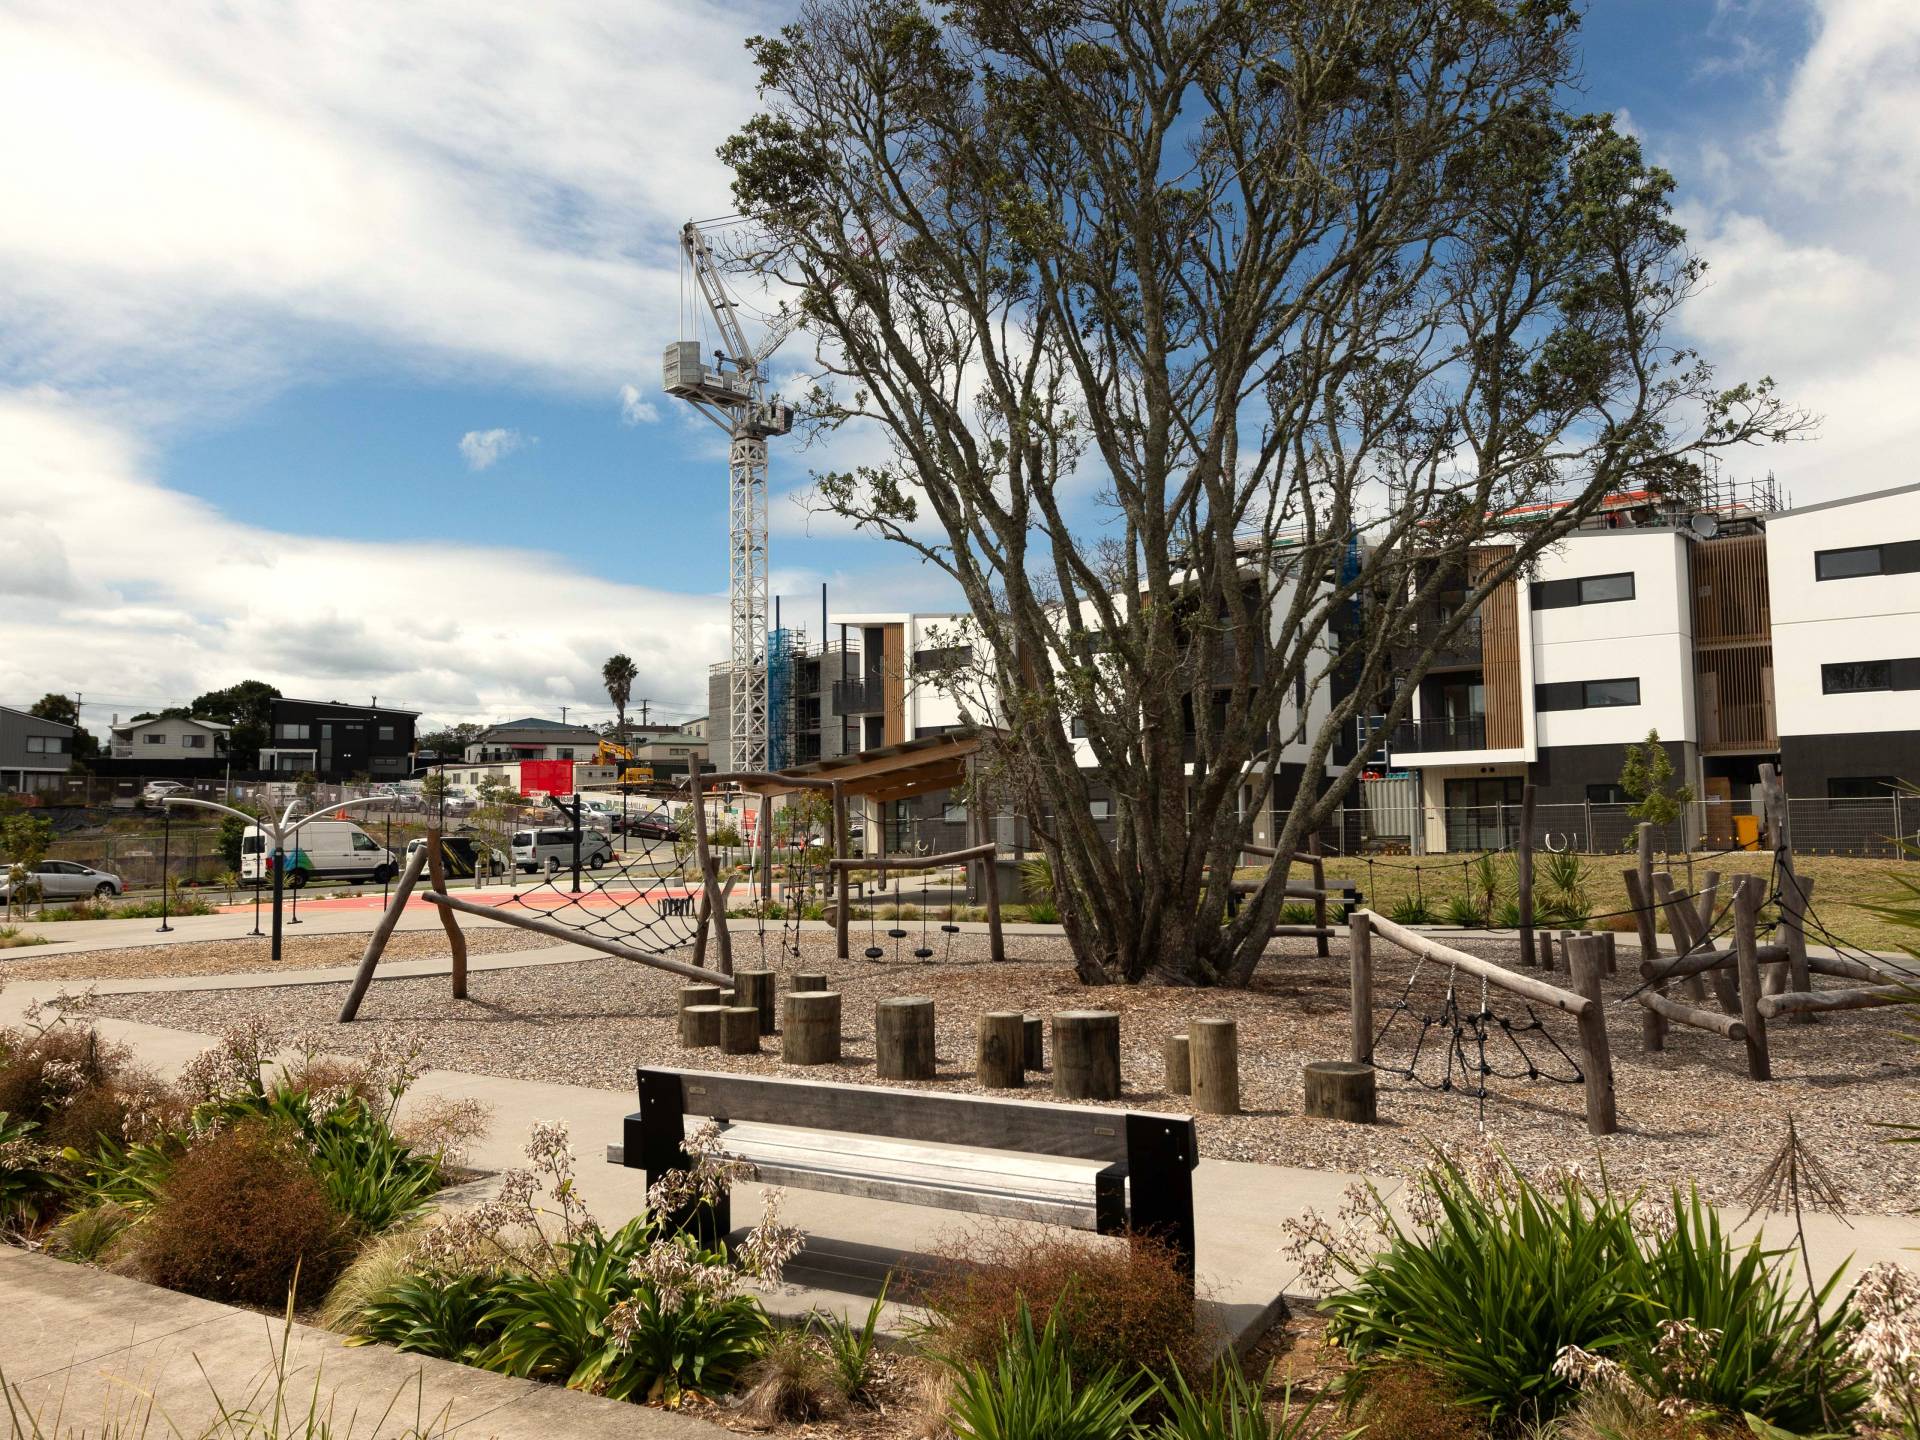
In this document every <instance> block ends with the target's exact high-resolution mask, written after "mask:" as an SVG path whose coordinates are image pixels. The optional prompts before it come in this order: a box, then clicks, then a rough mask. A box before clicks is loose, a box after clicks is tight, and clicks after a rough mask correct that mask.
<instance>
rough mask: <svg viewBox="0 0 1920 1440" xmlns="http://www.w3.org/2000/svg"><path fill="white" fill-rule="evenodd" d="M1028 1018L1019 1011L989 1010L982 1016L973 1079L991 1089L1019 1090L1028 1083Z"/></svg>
mask: <svg viewBox="0 0 1920 1440" xmlns="http://www.w3.org/2000/svg"><path fill="white" fill-rule="evenodd" d="M1026 1059H1027V1017H1026V1016H1025V1015H1024V1014H1022V1013H1021V1012H1020V1011H1018V1010H990V1011H988V1012H987V1013H986V1014H985V1015H982V1016H981V1017H980V1024H979V1028H978V1031H977V1044H976V1046H975V1054H974V1071H973V1078H974V1079H976V1080H978V1081H979V1082H980V1083H981V1084H982V1085H984V1086H986V1087H987V1088H988V1089H989V1090H1018V1089H1020V1088H1021V1087H1022V1086H1023V1085H1025V1084H1026V1083H1027V1067H1026Z"/></svg>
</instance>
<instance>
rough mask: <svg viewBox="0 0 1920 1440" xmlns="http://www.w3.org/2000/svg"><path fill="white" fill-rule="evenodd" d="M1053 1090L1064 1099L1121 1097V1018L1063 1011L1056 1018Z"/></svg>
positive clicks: (1107, 1012)
mask: <svg viewBox="0 0 1920 1440" xmlns="http://www.w3.org/2000/svg"><path fill="white" fill-rule="evenodd" d="M1053 1090H1054V1093H1055V1094H1056V1095H1058V1096H1060V1097H1061V1098H1062V1099H1063V1100H1118V1099H1119V1098H1120V1016H1119V1015H1118V1014H1117V1013H1116V1012H1114V1011H1112V1010H1062V1011H1061V1012H1060V1013H1059V1014H1057V1015H1055V1016H1054V1017H1053Z"/></svg>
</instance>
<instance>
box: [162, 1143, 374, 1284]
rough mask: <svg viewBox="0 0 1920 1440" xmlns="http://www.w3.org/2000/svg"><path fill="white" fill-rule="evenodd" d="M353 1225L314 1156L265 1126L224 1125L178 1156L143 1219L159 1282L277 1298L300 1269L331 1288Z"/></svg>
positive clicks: (311, 1281)
mask: <svg viewBox="0 0 1920 1440" xmlns="http://www.w3.org/2000/svg"><path fill="white" fill-rule="evenodd" d="M343 1230H344V1227H343V1225H342V1223H341V1219H340V1216H339V1215H338V1213H336V1212H335V1210H334V1208H333V1207H332V1206H331V1205H330V1204H329V1203H328V1202H327V1197H326V1193H325V1192H324V1191H323V1190H322V1189H321V1186H320V1182H319V1181H318V1180H316V1179H315V1178H314V1175H313V1171H312V1169H311V1168H310V1167H309V1165H308V1164H307V1160H306V1157H305V1156H304V1155H302V1154H301V1153H300V1151H299V1149H298V1148H297V1147H296V1146H295V1145H294V1144H292V1143H291V1142H290V1141H289V1140H287V1139H286V1138H285V1137H283V1136H281V1135H279V1134H276V1133H275V1132H274V1131H273V1130H272V1129H270V1128H269V1127H268V1126H266V1125H265V1124H262V1123H260V1122H258V1121H250V1122H246V1123H243V1124H239V1125H235V1126H232V1127H231V1128H229V1129H225V1130H221V1131H218V1132H216V1133H214V1134H212V1135H209V1136H207V1137H206V1138H205V1139H203V1140H200V1141H199V1142H198V1143H196V1144H194V1145H193V1146H192V1147H191V1148H189V1149H188V1150H187V1152H186V1153H185V1154H184V1155H182V1156H181V1157H180V1158H179V1160H178V1161H176V1162H175V1163H174V1165H173V1167H172V1173H171V1174H169V1175H168V1176H167V1178H166V1180H165V1181H164V1182H162V1184H161V1187H160V1197H159V1202H158V1203H157V1204H156V1205H155V1206H154V1207H153V1210H152V1213H151V1214H150V1215H149V1216H148V1217H147V1220H146V1222H145V1223H144V1224H143V1225H142V1226H141V1235H140V1241H141V1243H140V1257H139V1258H140V1264H141V1267H142V1268H143V1269H144V1270H145V1272H146V1273H147V1276H148V1278H150V1279H151V1280H153V1281H154V1282H155V1283H156V1284H160V1285H165V1286H168V1287H170V1288H172V1289H175V1290H185V1291H187V1292H188V1293H189V1294H193V1295H202V1296H205V1297H206V1298H207V1299H210V1300H228V1301H237V1302H239V1303H242V1304H252V1305H273V1304H277V1303H282V1302H284V1301H285V1300H286V1298H287V1292H288V1290H289V1289H290V1288H291V1286H292V1284H293V1280H294V1276H295V1274H296V1272H297V1273H298V1274H299V1275H300V1277H301V1278H302V1280H303V1281H304V1282H305V1283H306V1284H308V1285H309V1286H316V1287H324V1286H325V1285H326V1284H327V1283H328V1281H329V1280H331V1278H332V1277H333V1275H334V1274H335V1273H336V1272H337V1270H338V1269H339V1266H340V1264H341V1262H342V1260H343V1259H344V1258H345V1245H344V1238H345V1237H344V1234H343Z"/></svg>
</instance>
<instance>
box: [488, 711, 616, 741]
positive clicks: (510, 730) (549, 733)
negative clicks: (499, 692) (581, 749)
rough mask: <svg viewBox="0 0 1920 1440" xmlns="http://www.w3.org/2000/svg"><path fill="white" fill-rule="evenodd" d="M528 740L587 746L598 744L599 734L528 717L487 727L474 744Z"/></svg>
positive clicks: (553, 721) (556, 722)
mask: <svg viewBox="0 0 1920 1440" xmlns="http://www.w3.org/2000/svg"><path fill="white" fill-rule="evenodd" d="M512 739H529V740H540V741H544V742H547V743H551V744H565V743H567V742H569V741H573V742H582V743H585V744H588V745H597V744H599V743H600V732H599V731H597V730H589V729H587V728H586V727H585V726H582V725H567V724H563V723H562V722H560V721H558V720H542V719H539V718H538V717H537V716H533V715H529V716H527V717H526V718H525V719H523V720H509V721H507V723H506V724H504V725H489V726H488V727H487V728H486V729H485V730H482V731H481V732H480V738H479V739H478V740H477V741H475V742H474V743H475V744H482V745H483V744H485V743H486V742H487V741H489V740H512Z"/></svg>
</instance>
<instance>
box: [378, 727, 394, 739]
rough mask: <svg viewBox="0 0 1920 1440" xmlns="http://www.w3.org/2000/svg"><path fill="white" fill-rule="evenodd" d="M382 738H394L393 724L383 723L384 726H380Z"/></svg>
mask: <svg viewBox="0 0 1920 1440" xmlns="http://www.w3.org/2000/svg"><path fill="white" fill-rule="evenodd" d="M380 738H381V739H382V740H391V739H393V726H391V725H382V726H381V727H380Z"/></svg>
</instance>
